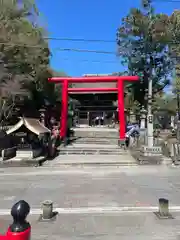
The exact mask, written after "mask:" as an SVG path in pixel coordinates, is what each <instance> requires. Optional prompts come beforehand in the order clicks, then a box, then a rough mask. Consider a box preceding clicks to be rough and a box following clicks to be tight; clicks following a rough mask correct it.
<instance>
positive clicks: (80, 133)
mask: <svg viewBox="0 0 180 240" xmlns="http://www.w3.org/2000/svg"><path fill="white" fill-rule="evenodd" d="M73 130H74V136H75V137H83V138H106V139H111V138H114V139H116V138H118V134H119V133H118V130H117V129H108V128H75V129H73Z"/></svg>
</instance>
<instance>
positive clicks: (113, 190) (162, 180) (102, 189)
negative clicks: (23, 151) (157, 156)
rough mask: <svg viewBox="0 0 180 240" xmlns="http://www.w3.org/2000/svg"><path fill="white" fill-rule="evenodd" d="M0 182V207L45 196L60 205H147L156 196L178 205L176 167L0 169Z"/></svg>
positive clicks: (179, 174)
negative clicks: (20, 200)
mask: <svg viewBox="0 0 180 240" xmlns="http://www.w3.org/2000/svg"><path fill="white" fill-rule="evenodd" d="M0 183H1V184H0V208H1V209H4V208H10V207H11V205H12V203H14V202H15V201H17V200H19V199H25V200H27V201H28V202H29V203H30V204H31V206H32V207H33V208H38V207H39V206H40V204H41V202H42V201H43V200H46V199H51V200H53V201H54V204H55V206H56V207H62V208H70V207H73V208H77V207H78V208H79V207H109V206H110V207H119V206H151V205H156V204H157V200H158V198H160V197H167V198H168V199H169V200H170V203H171V204H173V205H180V169H168V168H166V167H164V168H163V167H157V168H155V167H154V168H153V167H124V168H123V167H122V168H119V169H118V168H110V169H108V168H101V169H98V168H93V169H91V168H85V169H81V168H79V169H71V168H67V169H65V168H64V169H59V170H57V169H55V168H51V169H49V168H44V169H40V170H38V169H36V168H34V169H32V171H30V172H29V170H28V169H23V168H22V169H19V170H18V169H16V170H15V169H12V171H11V170H8V169H7V170H6V169H3V171H2V172H1V173H0Z"/></svg>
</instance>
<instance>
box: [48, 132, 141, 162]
mask: <svg viewBox="0 0 180 240" xmlns="http://www.w3.org/2000/svg"><path fill="white" fill-rule="evenodd" d="M58 150H59V155H58V156H57V157H56V158H55V159H54V160H52V161H49V162H47V163H46V164H45V165H49V166H62V165H94V164H95V165H97V164H99V165H108V166H109V165H136V164H137V163H136V160H135V159H134V158H133V157H132V156H131V154H130V152H129V150H127V149H124V148H120V146H118V131H117V130H116V129H103V128H102V129H98V128H97V129H95V128H90V129H76V130H75V136H74V140H73V141H72V142H71V144H70V145H68V146H65V147H64V146H60V147H59V149H58Z"/></svg>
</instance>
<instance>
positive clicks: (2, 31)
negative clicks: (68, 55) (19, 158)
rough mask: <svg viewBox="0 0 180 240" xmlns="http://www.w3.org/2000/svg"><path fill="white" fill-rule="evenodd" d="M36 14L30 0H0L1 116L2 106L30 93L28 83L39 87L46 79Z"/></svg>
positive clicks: (44, 46)
mask: <svg viewBox="0 0 180 240" xmlns="http://www.w3.org/2000/svg"><path fill="white" fill-rule="evenodd" d="M37 18H38V12H37V9H36V6H35V4H34V3H33V2H32V1H31V0H22V1H21V3H20V2H19V1H18V0H4V1H0V91H1V92H0V104H1V106H0V108H1V114H0V116H1V119H2V118H3V117H2V116H4V113H5V112H4V111H5V110H4V109H11V108H12V106H15V103H16V102H17V100H18V101H20V100H21V101H22V100H23V99H24V97H26V96H27V95H30V92H31V89H32V84H33V86H35V89H36V90H37V91H41V90H42V89H43V88H44V85H45V78H46V81H47V76H46V77H45V75H46V74H47V72H48V71H49V70H48V68H49V56H50V52H49V48H48V43H47V42H46V41H45V40H44V34H45V33H44V31H43V29H41V28H40V27H39V26H38V25H37V23H36V20H37ZM5 106H6V107H5ZM10 106H11V107H10ZM11 112H12V111H11ZM6 115H7V114H6ZM1 119H0V120H1Z"/></svg>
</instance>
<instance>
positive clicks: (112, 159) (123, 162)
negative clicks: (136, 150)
mask: <svg viewBox="0 0 180 240" xmlns="http://www.w3.org/2000/svg"><path fill="white" fill-rule="evenodd" d="M84 165H85V166H97V165H98V166H134V165H137V161H136V160H135V159H134V158H133V157H132V156H130V155H129V153H125V154H124V155H121V156H118V155H110V156H109V155H98V156H97V155H80V154H77V155H73V156H72V155H59V156H57V157H56V158H55V159H54V160H52V161H47V162H46V163H45V164H44V166H51V167H60V166H84Z"/></svg>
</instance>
